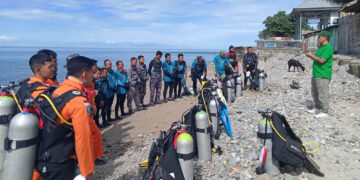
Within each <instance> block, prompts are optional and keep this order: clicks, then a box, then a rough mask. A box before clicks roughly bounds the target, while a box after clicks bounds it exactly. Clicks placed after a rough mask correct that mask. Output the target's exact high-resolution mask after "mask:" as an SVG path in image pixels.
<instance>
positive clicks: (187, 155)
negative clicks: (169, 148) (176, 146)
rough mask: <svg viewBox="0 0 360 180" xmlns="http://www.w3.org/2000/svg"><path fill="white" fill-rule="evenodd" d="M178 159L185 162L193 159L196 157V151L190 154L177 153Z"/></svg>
mask: <svg viewBox="0 0 360 180" xmlns="http://www.w3.org/2000/svg"><path fill="white" fill-rule="evenodd" d="M177 157H178V158H179V159H183V160H184V161H186V160H189V159H192V158H194V157H195V151H193V152H191V153H189V154H181V153H177Z"/></svg>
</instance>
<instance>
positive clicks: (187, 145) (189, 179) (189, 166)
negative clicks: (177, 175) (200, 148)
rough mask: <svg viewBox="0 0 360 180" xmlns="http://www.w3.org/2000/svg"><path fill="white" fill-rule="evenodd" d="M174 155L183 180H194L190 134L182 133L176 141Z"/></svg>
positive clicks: (192, 144) (192, 148) (192, 149)
mask: <svg viewBox="0 0 360 180" xmlns="http://www.w3.org/2000/svg"><path fill="white" fill-rule="evenodd" d="M176 153H177V154H178V160H179V163H180V166H181V171H182V173H183V175H184V177H185V180H193V179H194V159H193V155H194V141H193V138H192V137H191V135H190V134H188V133H186V132H183V133H181V134H180V135H178V137H177V140H176Z"/></svg>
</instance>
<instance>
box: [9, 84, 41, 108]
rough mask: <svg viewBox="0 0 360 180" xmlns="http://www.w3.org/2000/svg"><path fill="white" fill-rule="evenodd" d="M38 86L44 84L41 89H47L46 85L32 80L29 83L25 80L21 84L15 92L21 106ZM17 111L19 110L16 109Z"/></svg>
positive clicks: (22, 106)
mask: <svg viewBox="0 0 360 180" xmlns="http://www.w3.org/2000/svg"><path fill="white" fill-rule="evenodd" d="M40 86H44V89H43V90H46V89H47V87H46V86H45V85H44V84H42V83H40V82H34V83H31V84H29V82H28V81H26V82H24V83H23V84H22V85H21V87H20V89H19V90H18V91H17V92H16V98H17V99H18V101H19V105H20V106H21V108H24V106H25V100H26V99H29V98H32V96H31V94H32V93H33V92H34V91H35V90H36V89H37V88H38V87H40ZM35 98H36V97H35ZM19 111H20V110H19V109H18V112H19Z"/></svg>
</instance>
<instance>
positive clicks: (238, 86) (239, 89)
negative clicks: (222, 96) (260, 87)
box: [235, 75, 242, 97]
mask: <svg viewBox="0 0 360 180" xmlns="http://www.w3.org/2000/svg"><path fill="white" fill-rule="evenodd" d="M235 91H236V93H235V96H236V97H240V96H242V80H241V76H240V75H238V76H237V77H236V88H235Z"/></svg>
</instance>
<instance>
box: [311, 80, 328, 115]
mask: <svg viewBox="0 0 360 180" xmlns="http://www.w3.org/2000/svg"><path fill="white" fill-rule="evenodd" d="M329 84H330V79H326V78H315V77H313V78H312V79H311V93H312V96H313V99H314V103H315V110H316V113H319V112H323V113H327V112H328V110H329Z"/></svg>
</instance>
